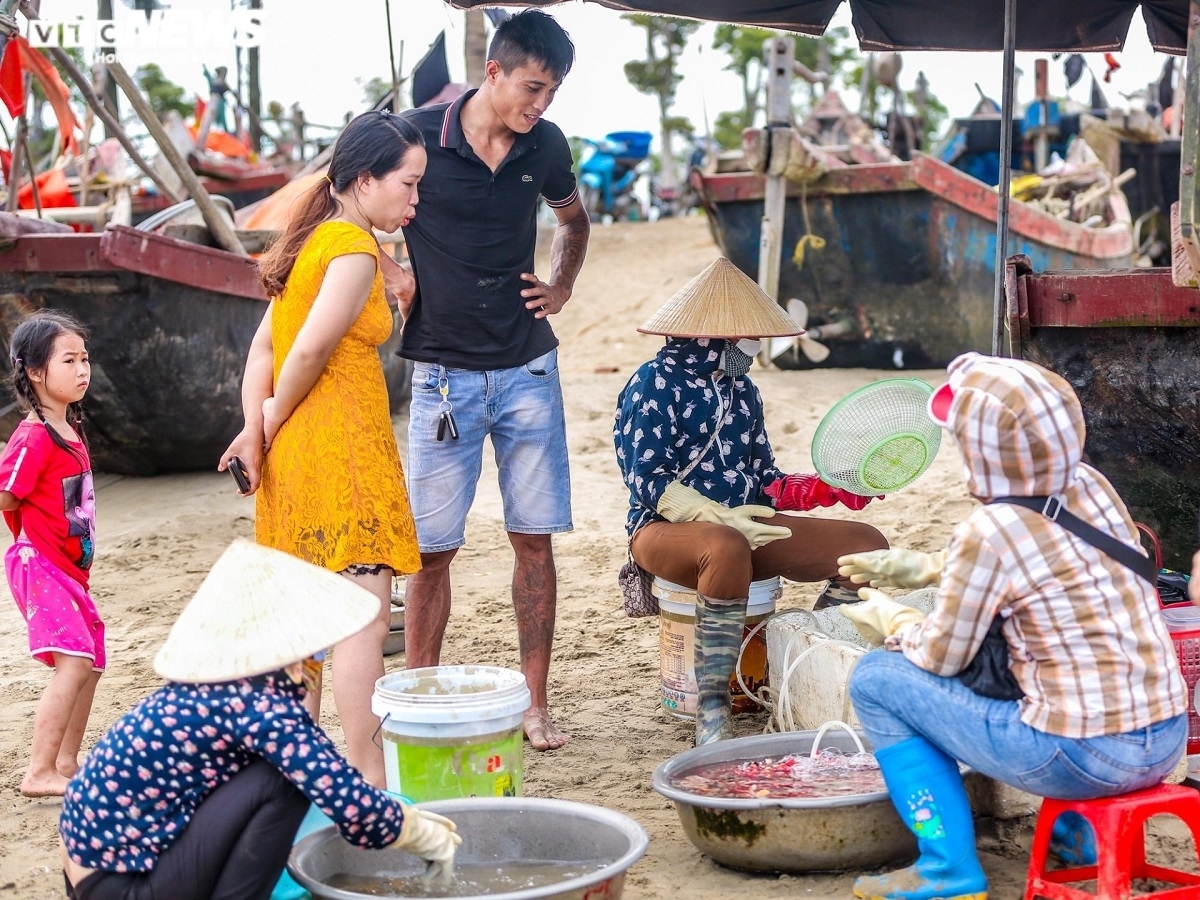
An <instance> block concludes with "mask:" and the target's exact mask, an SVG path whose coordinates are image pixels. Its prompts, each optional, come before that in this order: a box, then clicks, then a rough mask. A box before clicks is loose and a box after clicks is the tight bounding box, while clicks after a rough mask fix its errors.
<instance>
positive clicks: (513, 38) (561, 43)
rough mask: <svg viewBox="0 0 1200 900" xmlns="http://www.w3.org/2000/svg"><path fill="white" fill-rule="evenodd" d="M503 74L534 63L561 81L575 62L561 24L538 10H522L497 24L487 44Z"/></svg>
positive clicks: (490, 57)
mask: <svg viewBox="0 0 1200 900" xmlns="http://www.w3.org/2000/svg"><path fill="white" fill-rule="evenodd" d="M488 59H494V60H495V61H496V62H497V63H499V65H500V68H501V69H503V70H504V71H505V72H506V73H507V72H511V71H513V69H517V68H520V67H521V66H523V65H525V64H526V63H530V62H533V63H536V64H537V65H539V66H541V67H542V68H544V69H545V70H546V71H548V72H549V73H550V74H552V75H553V76H554V77H555V79H556V80H558V81H562V80H563V79H564V78H566V77H567V73H568V72H570V71H571V64H572V63H574V62H575V45H574V44H572V43H571V38H570V37H569V36H568V35H567V33H566V32H565V31H563V27H562V26H561V25H559V24H558V22H556V21H555V20H554V18H553V17H552V16H549V15H547V14H546V13H544V12H542V11H541V10H539V9H526V10H523V11H522V12H519V13H517V14H516V15H515V16H509V18H507V19H505V20H504V21H503V22H501V23H500V26H499V27H498V28H497V29H496V33H495V35H493V36H492V44H491V46H490V47H488Z"/></svg>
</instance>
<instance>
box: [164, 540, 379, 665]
mask: <svg viewBox="0 0 1200 900" xmlns="http://www.w3.org/2000/svg"><path fill="white" fill-rule="evenodd" d="M377 615H379V599H378V598H377V597H375V595H374V594H372V593H371V592H370V591H367V590H365V589H364V588H361V587H359V586H358V585H356V584H354V583H353V582H352V581H350V580H349V579H348V578H344V577H342V576H341V575H337V574H334V573H333V572H330V571H328V570H327V569H321V568H318V567H317V566H314V565H311V564H310V563H306V562H304V561H303V560H301V559H297V558H296V557H294V556H291V555H289V554H287V553H282V552H280V551H279V550H272V549H271V548H269V547H260V546H259V545H258V544H254V543H251V542H250V541H246V540H237V541H234V542H233V543H232V544H231V545H230V546H229V548H228V549H227V550H226V551H225V552H224V553H223V554H221V558H220V559H218V560H217V562H216V564H215V565H213V567H212V569H211V571H209V573H208V575H207V576H205V578H204V581H203V582H202V583H201V585H200V587H199V589H198V590H197V591H196V594H195V596H194V597H192V599H191V601H190V602H189V603H188V605H187V606H185V607H184V609H183V612H182V613H180V614H179V618H178V619H176V620H175V624H174V625H173V626H171V633H170V634H168V635H167V642H166V643H165V644H163V647H162V649H161V650H159V651H158V656H157V657H156V658H155V660H154V671H156V672H157V673H158V674H159V675H161V676H162V677H163V678H165V679H167V680H168V681H180V682H185V683H191V684H199V683H207V682H217V681H234V680H236V679H238V678H248V677H250V676H251V675H261V674H262V673H264V672H272V671H274V670H275V669H282V668H283V667H284V666H287V665H290V664H292V663H294V662H298V661H299V660H302V659H304V658H305V657H308V656H312V655H313V654H314V653H316V652H317V651H318V650H322V649H324V648H325V647H329V646H331V645H333V644H336V643H337V642H338V641H341V640H343V639H344V638H348V637H350V635H352V634H356V633H358V632H359V631H361V630H362V629H363V628H365V627H366V626H367V625H368V624H370V622H371V620H372V619H374V618H375V617H376V616H377Z"/></svg>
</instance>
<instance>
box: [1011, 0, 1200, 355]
mask: <svg viewBox="0 0 1200 900" xmlns="http://www.w3.org/2000/svg"><path fill="white" fill-rule="evenodd" d="M1193 2H1194V0H1193ZM1016 53H1017V0H1004V91H1003V95H1002V96H1001V98H1000V184H999V185H998V186H997V187H996V191H997V193H998V194H999V209H998V210H997V212H996V259H995V262H994V265H995V267H996V270H995V276H996V283H995V290H994V294H993V297H992V356H1011V355H1012V353H1013V341H1014V340H1015V336H1014V335H1011V334H1010V335H1008V346H1007V347H1005V341H1004V337H1005V331H1006V329H1007V326H1008V316H1007V315H1006V314H1005V313H1006V309H1007V307H1006V305H1005V297H1004V267H1005V266H1006V265H1007V264H1008V208H1009V196H1010V194H1011V193H1012V146H1013V130H1012V118H1013V97H1014V95H1015V94H1016V91H1017V88H1016V82H1017V76H1016V69H1017V62H1016V59H1017V56H1016ZM1006 351H1007V352H1006Z"/></svg>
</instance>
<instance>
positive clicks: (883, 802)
mask: <svg viewBox="0 0 1200 900" xmlns="http://www.w3.org/2000/svg"><path fill="white" fill-rule="evenodd" d="M816 734H817V732H815V731H791V732H784V733H781V734H768V735H762V736H755V737H744V738H734V739H733V740H728V741H717V742H716V743H712V744H705V745H704V746H702V747H695V748H693V749H691V750H687V751H685V752H683V753H679V754H677V755H675V756H673V757H671V758H670V759H668V760H667V761H666V762H664V763H663V764H662V765H660V766H659V767H658V768H657V769H655V770H654V775H653V776H652V778H651V784H652V785H653V787H654V789H655V790H656V791H658V792H659V793H660V794H662V795H663V796H664V797H667V798H669V799H670V800H673V801H674V803H675V809H676V811H677V812H678V813H679V821H680V822H681V823H683V830H684V832H685V833H686V834H687V836H688V839H689V840H690V841H691V842H692V843H693V844H695V845H696V847H697V849H699V850H700V851H701V852H702V853H705V854H706V855H708V856H709V857H711V858H712V859H713V860H715V861H716V862H719V863H721V864H722V865H725V866H732V867H733V868H735V869H747V870H749V871H752V872H836V871H841V870H844V869H872V868H878V867H881V866H885V865H888V864H890V863H898V862H906V861H908V860H911V859H913V858H914V857H916V855H917V844H916V839H915V838H914V837H913V835H912V833H911V832H910V831H909V830H908V829H907V828H905V827H904V824H903V823H902V822H901V821H900V817H899V816H898V815H896V811H895V809H894V808H893V807H892V803H891V800H889V799H888V794H887V791H877V792H875V793H871V794H856V795H854V796H850V797H831V798H828V799H794V800H793V799H774V800H772V799H763V800H758V799H743V798H723V797H704V796H700V795H698V794H693V793H690V792H689V791H686V790H681V789H679V788H677V787H674V786H672V779H673V778H675V777H677V776H678V775H679V774H680V773H682V772H686V771H688V770H690V769H694V768H695V767H697V766H702V765H708V764H711V763H719V762H729V761H732V760H761V759H765V758H768V757H771V758H779V757H781V756H786V755H788V754H796V755H806V754H808V753H810V752H811V751H812V745H813V739H814V738H815V737H816ZM858 735H859V738H860V739H861V740H862V742H863V745H864V746H865V747H866V748H867V749H868V750H869V749H871V745H870V743H869V742H868V741H867V740H866V738H865V737H864V736H863V734H862V732H858ZM827 747H832V748H836V749H838V750H842V751H845V752H848V753H849V752H855V751H856V750H857V747H856V746H855V744H854V740H853V739H852V738H851V737H850V735H849V734H847V733H845V732H827V733H826V735H825V736H824V737H823V738H822V739H821V748H822V749H825V748H827Z"/></svg>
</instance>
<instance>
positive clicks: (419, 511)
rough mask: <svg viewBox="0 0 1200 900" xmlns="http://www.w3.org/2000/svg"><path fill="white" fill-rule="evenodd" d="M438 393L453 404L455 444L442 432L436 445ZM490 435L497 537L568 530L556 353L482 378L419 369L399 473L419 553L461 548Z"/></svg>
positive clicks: (427, 365) (416, 369)
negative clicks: (498, 502) (498, 501)
mask: <svg viewBox="0 0 1200 900" xmlns="http://www.w3.org/2000/svg"><path fill="white" fill-rule="evenodd" d="M443 387H445V388H448V393H447V395H446V400H447V401H449V403H451V404H453V415H454V422H455V425H456V426H457V428H458V438H457V440H455V439H452V438H451V437H450V434H449V433H448V432H447V433H446V434H445V435H444V440H441V441H439V440H437V431H438V421H439V419H440V418H441V410H442V409H443V408H444V404H443V400H442V394H441V389H442V388H443ZM487 435H490V436H491V439H492V447H493V449H494V450H495V453H496V467H497V469H498V470H499V479H500V496H501V497H502V498H503V501H504V530H505V531H512V532H517V533H519V534H556V533H558V532H563V531H570V530H571V529H572V527H573V526H572V523H571V473H570V470H569V468H568V466H567V428H566V421H565V418H564V415H563V399H562V387H561V385H560V384H559V379H558V351H557V350H551V351H550V352H549V353H547V354H545V355H543V356H539V357H538V358H537V359H534V360H531V361H530V362H528V363H526V364H525V365H523V366H517V367H516V368H513V369H492V370H489V371H484V372H479V371H474V370H471V369H448V368H445V367H444V366H439V365H436V364H433V363H422V362H418V363H415V364H414V365H413V377H412V402H411V405H410V408H409V419H408V462H407V464H406V465H405V467H404V471H405V476H406V479H407V481H408V497H409V502H410V503H411V504H412V511H413V517H414V518H415V519H416V522H417V541H418V543H419V544H420V547H421V552H422V553H436V552H439V551H442V550H453V549H455V548H456V547H461V546H462V545H463V544H464V543H465V542H466V523H467V511H468V510H469V509H470V508H471V503H472V502H473V501H474V499H475V487H476V485H477V484H478V482H479V475H480V472H481V471H482V469H483V439H484V437H485V436H487Z"/></svg>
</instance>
